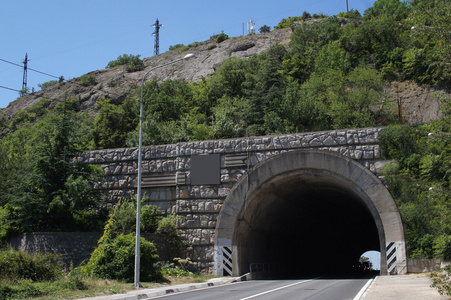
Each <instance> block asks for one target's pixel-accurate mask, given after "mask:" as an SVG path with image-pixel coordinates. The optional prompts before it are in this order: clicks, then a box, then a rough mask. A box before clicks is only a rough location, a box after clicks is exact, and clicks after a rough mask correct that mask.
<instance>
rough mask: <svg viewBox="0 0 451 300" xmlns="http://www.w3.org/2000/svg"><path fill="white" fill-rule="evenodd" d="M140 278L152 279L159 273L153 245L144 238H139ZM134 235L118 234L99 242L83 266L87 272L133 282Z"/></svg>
mask: <svg viewBox="0 0 451 300" xmlns="http://www.w3.org/2000/svg"><path fill="white" fill-rule="evenodd" d="M140 253H141V261H140V265H141V268H140V279H141V280H142V281H152V280H154V279H157V278H158V277H159V276H160V274H159V270H158V268H157V267H156V266H155V263H156V262H157V261H158V255H157V250H156V248H155V246H154V245H153V244H152V243H151V242H149V241H147V240H146V239H144V238H141V239H140ZM134 262H135V236H134V235H133V234H128V235H122V234H120V235H118V236H117V237H116V238H114V239H108V240H106V241H104V242H103V243H101V244H100V245H99V246H98V247H97V249H96V250H95V251H94V252H93V253H92V255H91V258H90V260H89V262H88V264H87V266H86V267H85V270H87V272H88V274H89V273H90V274H92V275H94V276H97V277H99V278H105V279H118V280H125V281H127V282H133V279H134V266H135V263H134Z"/></svg>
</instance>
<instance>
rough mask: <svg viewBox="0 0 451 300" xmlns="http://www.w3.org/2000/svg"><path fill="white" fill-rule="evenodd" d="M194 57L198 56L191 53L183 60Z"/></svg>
mask: <svg viewBox="0 0 451 300" xmlns="http://www.w3.org/2000/svg"><path fill="white" fill-rule="evenodd" d="M193 56H196V55H195V54H193V53H190V54H187V55H185V56H184V57H183V59H188V58H190V57H193Z"/></svg>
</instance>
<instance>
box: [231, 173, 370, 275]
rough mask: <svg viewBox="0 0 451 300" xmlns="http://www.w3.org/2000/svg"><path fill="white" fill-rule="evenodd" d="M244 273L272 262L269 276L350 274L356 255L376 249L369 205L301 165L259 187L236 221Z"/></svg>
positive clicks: (328, 179)
mask: <svg viewBox="0 0 451 300" xmlns="http://www.w3.org/2000/svg"><path fill="white" fill-rule="evenodd" d="M235 243H236V245H237V247H238V249H239V255H240V258H239V260H240V261H241V269H242V272H244V273H246V272H249V271H250V269H249V268H250V265H251V264H255V263H264V264H270V265H271V266H272V268H273V269H274V270H273V271H272V273H271V275H273V276H276V275H279V276H305V275H317V274H328V273H351V272H352V271H353V267H354V266H355V265H356V264H357V263H358V261H359V258H360V254H361V253H363V252H365V251H366V250H369V249H379V236H378V232H377V228H376V224H375V222H374V219H373V217H372V215H371V212H370V211H369V209H368V208H367V207H366V206H365V204H364V203H363V202H362V200H361V199H359V197H358V196H357V195H356V194H355V193H353V192H352V190H349V189H348V188H346V187H344V186H342V183H340V182H337V181H335V180H334V179H332V178H330V177H327V176H325V175H324V174H323V175H321V174H315V172H314V173H313V174H312V173H311V171H309V170H307V171H306V170H304V171H303V172H302V173H301V174H297V175H293V176H284V177H283V178H282V179H279V180H276V181H273V182H272V184H271V185H268V186H266V187H265V188H263V189H261V190H260V191H259V193H258V194H256V195H255V197H254V198H253V199H252V201H251V203H250V204H249V205H248V206H247V207H246V210H245V211H244V214H243V217H242V218H241V219H239V220H238V221H237V224H236V232H235Z"/></svg>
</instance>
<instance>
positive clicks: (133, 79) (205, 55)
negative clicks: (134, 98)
mask: <svg viewBox="0 0 451 300" xmlns="http://www.w3.org/2000/svg"><path fill="white" fill-rule="evenodd" d="M291 33H292V31H291V29H283V30H275V31H272V32H268V33H263V34H256V35H248V36H240V37H234V38H230V39H228V40H225V41H223V42H222V43H216V42H214V41H211V40H208V41H205V42H201V43H194V44H191V45H190V49H189V50H187V51H186V52H183V53H180V50H179V49H175V50H172V51H168V52H165V53H163V54H160V55H157V56H154V57H150V58H144V59H143V61H144V65H145V69H144V70H142V71H138V72H133V73H129V72H127V71H126V70H125V67H124V66H119V67H114V68H107V69H103V70H98V71H93V72H90V73H88V74H87V75H88V76H94V77H95V78H96V81H97V84H96V85H95V86H82V85H80V84H79V79H77V78H76V79H72V80H70V81H67V82H63V83H60V84H56V85H53V86H50V87H48V88H46V89H45V90H41V91H38V92H35V93H33V94H30V95H26V96H24V97H21V98H19V99H17V100H16V101H14V102H12V103H10V104H9V105H8V107H6V108H4V109H2V110H0V118H2V117H4V118H5V120H7V121H10V120H12V118H13V117H14V115H15V114H16V113H17V112H18V111H20V110H22V109H25V108H28V107H31V106H33V105H34V104H36V103H37V102H38V101H39V100H40V99H42V98H43V97H48V98H49V99H50V100H51V101H52V102H51V104H50V106H51V107H52V106H54V105H55V104H56V103H58V102H59V101H62V100H64V98H74V99H78V100H79V101H80V103H81V107H82V110H83V111H87V112H89V113H90V114H92V115H95V114H96V106H95V105H94V104H95V103H96V101H97V100H99V99H101V98H102V97H104V98H107V99H110V101H111V102H112V103H116V104H118V103H121V102H122V101H123V100H124V99H125V97H126V96H127V95H128V94H129V93H131V92H133V91H135V90H136V89H137V88H138V87H139V86H140V85H141V80H142V78H143V76H144V74H145V73H146V72H147V71H148V70H150V69H151V68H152V67H155V66H159V65H162V64H165V63H167V62H170V61H173V60H176V59H179V58H182V57H183V56H185V55H186V54H188V53H194V54H195V55H196V56H195V57H193V58H190V59H188V60H183V61H180V62H178V63H176V64H174V65H169V66H167V67H165V68H161V69H158V70H157V71H155V72H153V74H149V75H148V76H147V78H146V80H149V81H150V80H152V79H153V78H157V79H158V80H159V81H164V80H166V79H178V80H185V81H188V82H191V81H200V80H201V78H202V77H208V76H209V75H210V74H212V73H213V72H214V71H215V70H216V69H217V68H218V67H219V66H220V65H221V63H222V62H223V61H224V60H226V59H228V58H229V57H240V58H247V57H250V56H252V55H254V54H256V53H260V52H262V51H264V50H266V49H268V48H270V47H271V46H272V45H274V44H277V43H280V44H288V42H289V40H290V36H291Z"/></svg>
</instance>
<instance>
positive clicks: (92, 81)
mask: <svg viewBox="0 0 451 300" xmlns="http://www.w3.org/2000/svg"><path fill="white" fill-rule="evenodd" d="M80 84H81V85H82V86H92V85H96V84H97V79H96V78H95V77H94V76H92V75H87V74H84V75H82V76H81V77H80Z"/></svg>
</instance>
